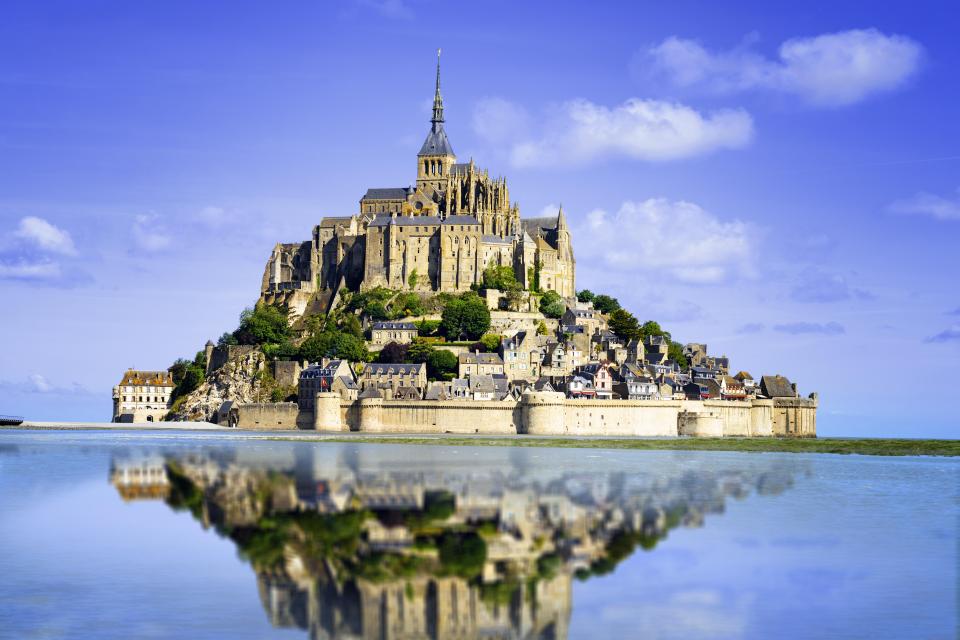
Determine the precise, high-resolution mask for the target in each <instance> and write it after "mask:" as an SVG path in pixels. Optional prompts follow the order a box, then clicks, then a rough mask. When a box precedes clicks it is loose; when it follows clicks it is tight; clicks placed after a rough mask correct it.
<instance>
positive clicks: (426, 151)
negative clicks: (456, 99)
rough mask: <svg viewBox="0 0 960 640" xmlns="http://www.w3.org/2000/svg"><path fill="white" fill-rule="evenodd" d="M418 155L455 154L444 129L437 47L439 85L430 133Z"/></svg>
mask: <svg viewBox="0 0 960 640" xmlns="http://www.w3.org/2000/svg"><path fill="white" fill-rule="evenodd" d="M417 155H418V156H453V155H456V154H454V153H453V147H452V146H450V141H449V140H448V139H447V132H446V131H444V130H443V96H441V95H440V49H437V86H436V90H435V91H434V94H433V116H432V117H431V118H430V133H428V134H427V139H426V140H424V141H423V146H422V147H420V153H418V154H417Z"/></svg>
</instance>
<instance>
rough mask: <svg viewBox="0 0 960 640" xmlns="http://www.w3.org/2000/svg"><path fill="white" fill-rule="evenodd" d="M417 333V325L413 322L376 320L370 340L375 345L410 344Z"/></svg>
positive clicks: (371, 329)
mask: <svg viewBox="0 0 960 640" xmlns="http://www.w3.org/2000/svg"><path fill="white" fill-rule="evenodd" d="M417 335H419V331H417V325H415V324H413V323H412V322H374V323H373V326H372V327H371V328H370V342H371V343H372V344H373V345H375V346H383V345H386V344H389V343H391V342H396V343H397V344H409V343H411V342H413V339H414V338H416V337H417Z"/></svg>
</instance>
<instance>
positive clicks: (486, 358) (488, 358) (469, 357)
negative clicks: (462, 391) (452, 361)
mask: <svg viewBox="0 0 960 640" xmlns="http://www.w3.org/2000/svg"><path fill="white" fill-rule="evenodd" d="M495 373H499V374H502V373H503V358H501V357H500V354H497V353H480V352H479V351H474V352H472V353H461V354H460V355H459V356H458V357H457V377H458V378H472V377H473V376H482V375H493V374H495Z"/></svg>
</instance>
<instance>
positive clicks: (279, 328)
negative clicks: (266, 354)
mask: <svg viewBox="0 0 960 640" xmlns="http://www.w3.org/2000/svg"><path fill="white" fill-rule="evenodd" d="M234 336H235V337H236V339H237V342H238V343H239V344H258V345H259V344H280V343H282V342H285V341H287V340H288V339H289V338H290V326H289V325H288V324H287V310H286V309H285V308H283V307H279V306H275V305H269V304H261V303H257V306H255V307H254V308H252V309H250V308H247V309H244V310H243V312H242V313H241V314H240V326H239V327H238V328H237V330H236V331H235V332H234Z"/></svg>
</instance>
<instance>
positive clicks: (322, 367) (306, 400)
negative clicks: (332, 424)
mask: <svg viewBox="0 0 960 640" xmlns="http://www.w3.org/2000/svg"><path fill="white" fill-rule="evenodd" d="M329 392H335V393H339V394H340V397H341V398H343V399H344V400H356V399H357V395H358V388H357V383H356V382H355V381H354V379H353V371H351V369H350V363H348V362H347V361H346V360H329V361H326V362H321V363H319V364H315V365H312V366H309V367H307V368H306V369H304V370H303V372H301V373H300V382H299V384H298V385H297V405H298V406H299V408H300V411H310V412H312V411H313V409H314V401H315V398H316V397H317V394H318V393H329Z"/></svg>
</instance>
